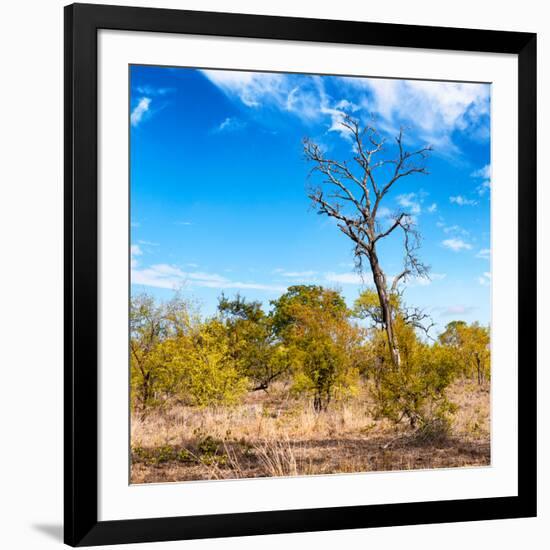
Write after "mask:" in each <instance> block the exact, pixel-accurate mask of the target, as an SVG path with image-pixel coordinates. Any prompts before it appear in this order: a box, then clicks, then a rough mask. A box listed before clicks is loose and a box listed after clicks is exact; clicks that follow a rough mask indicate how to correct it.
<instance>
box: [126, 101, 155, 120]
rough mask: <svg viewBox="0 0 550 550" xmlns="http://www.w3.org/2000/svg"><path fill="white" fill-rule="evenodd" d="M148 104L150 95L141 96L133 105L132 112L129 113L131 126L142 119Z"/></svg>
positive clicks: (147, 109) (149, 103)
mask: <svg viewBox="0 0 550 550" xmlns="http://www.w3.org/2000/svg"><path fill="white" fill-rule="evenodd" d="M150 105H151V98H150V97H142V98H141V99H140V100H139V101H138V103H137V105H136V106H135V107H134V109H133V110H132V113H131V114H130V123H131V124H132V126H137V125H138V124H139V123H140V122H141V121H142V120H143V117H144V115H145V113H147V111H149V107H150Z"/></svg>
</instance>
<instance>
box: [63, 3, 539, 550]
mask: <svg viewBox="0 0 550 550" xmlns="http://www.w3.org/2000/svg"><path fill="white" fill-rule="evenodd" d="M535 277H536V35H534V34H530V33H518V32H503V31H492V30H472V29H456V28H436V27H419V26H409V25H393V24H382V23H366V22H365V23H363V22H349V21H327V20H317V19H296V18H285V17H266V16H256V15H240V14H225V13H204V12H191V11H176V10H166V9H149V8H132V7H121V6H104V5H88V4H74V5H71V6H67V7H66V8H65V542H66V543H67V544H69V545H72V546H88V545H102V544H116V543H130V542H146V541H162V540H177V539H191V538H206V537H229V536H243V535H256V534H268V533H288V532H304V531H316V530H333V529H350V528H364V527H376V526H392V525H408V524H418V523H439V522H457V521H472V520H486V519H497V518H498V519H500V518H516V517H528V516H534V515H536V439H535V435H536V415H535V413H536V295H535V293H536V291H535V289H536V284H535V282H536V280H535Z"/></svg>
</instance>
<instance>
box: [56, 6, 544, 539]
mask: <svg viewBox="0 0 550 550" xmlns="http://www.w3.org/2000/svg"><path fill="white" fill-rule="evenodd" d="M99 29H115V30H128V31H146V32H159V33H179V34H195V35H210V36H216V35H217V36H228V37H247V38H259V39H277V40H297V41H311V42H331V43H345V44H364V45H376V46H391V47H403V48H405V47H406V48H428V49H440V50H462V51H475V52H497V53H508V54H517V56H518V71H519V73H518V74H519V78H518V94H519V95H518V97H519V109H518V132H519V134H518V137H519V140H518V144H519V145H518V163H519V164H518V167H519V169H518V178H519V197H518V199H519V273H518V281H519V289H518V291H519V304H518V307H519V313H518V315H519V320H518V321H519V322H518V346H519V349H518V356H519V357H520V358H521V366H520V368H519V373H518V377H519V381H518V387H519V395H518V411H519V418H518V426H519V433H518V438H519V441H518V495H517V496H510V497H498V498H481V499H469V500H446V501H435V502H419V503H399V504H381V505H369V506H349V507H334V508H321V509H319V508H315V509H299V510H285V511H269V512H251V513H238V514H219V515H201V516H185V517H169V518H147V519H136V520H119V521H98V514H97V508H98V474H97V472H98V458H97V456H98V441H97V437H94V434H96V435H97V433H98V389H97V388H98V353H97V345H98V328H97V323H98V291H97V285H98V188H97V174H98V169H97V160H98V155H97V153H98V151H97V139H98V131H97V124H98V121H97V97H98V93H97V33H98V30H99ZM64 32H65V88H64V92H65V122H64V124H65V126H64V130H65V144H64V147H65V161H64V173H65V205H64V212H65V214H64V216H65V221H64V223H65V250H64V253H65V271H64V274H65V303H64V314H65V332H64V339H65V344H64V352H65V389H64V399H65V417H64V421H65V435H64V443H65V450H64V459H65V487H64V500H65V511H64V523H65V527H64V532H65V543H66V544H69V545H71V546H90V545H103V544H117V543H132V542H150V541H167V540H178V539H193V538H209V537H231V536H243V535H259V534H273V533H289V532H304V531H319V530H334V529H351V528H365V527H382V526H393V525H412V524H421V523H423V524H427V523H441V522H458V521H473V520H488V519H502V518H519V517H532V516H535V515H536V296H535V292H536V112H537V107H536V35H535V34H532V33H521V32H504V31H492V30H474V29H457V28H443V27H424V26H411V25H395V24H384V23H365V22H351V21H333V20H318V19H300V18H288V17H272V16H257V15H241V14H229V13H206V12H192V11H179V10H168V9H157V8H154V9H151V8H134V7H122V6H106V5H93V4H73V5H70V6H67V7H65V24H64Z"/></svg>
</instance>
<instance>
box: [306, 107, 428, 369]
mask: <svg viewBox="0 0 550 550" xmlns="http://www.w3.org/2000/svg"><path fill="white" fill-rule="evenodd" d="M341 124H342V126H343V127H344V128H345V129H346V131H347V132H349V133H350V136H351V137H352V139H353V146H354V151H355V154H354V156H353V162H348V161H338V160H333V159H329V158H326V157H325V155H324V153H323V151H322V150H321V148H320V147H319V146H318V145H317V144H316V143H314V142H313V141H311V140H310V139H308V138H306V139H304V152H305V156H306V159H307V160H309V161H312V162H313V163H315V166H314V168H313V169H312V171H315V172H318V173H320V174H322V175H323V176H324V181H323V183H324V184H326V186H325V187H326V192H325V189H324V188H323V186H320V187H317V188H315V189H313V190H312V191H311V192H310V194H309V197H310V199H311V200H312V201H313V204H314V205H315V207H316V209H317V211H318V213H319V214H324V215H327V216H329V217H331V218H334V219H335V220H337V225H338V227H339V229H340V231H342V232H343V233H344V234H345V235H347V236H348V237H349V238H350V239H351V240H352V241H353V243H354V256H355V261H356V266H357V268H358V269H359V270H360V271H362V270H363V267H364V261H365V259H366V260H367V262H368V265H369V266H370V270H371V272H372V276H373V280H374V284H375V286H376V291H377V294H378V298H379V300H380V309H381V311H382V324H383V327H384V329H385V331H386V335H387V339H388V345H389V349H390V353H391V357H392V362H393V364H394V367H395V368H397V369H398V368H399V367H400V364H401V357H400V354H399V345H398V342H397V338H396V335H395V333H394V327H393V317H392V306H391V302H390V297H391V295H392V293H394V292H397V290H398V285H399V283H400V282H404V281H406V279H407V278H408V277H410V276H420V277H427V274H428V268H427V266H425V265H424V264H423V263H422V262H421V261H420V259H419V258H418V256H417V251H418V249H419V247H420V235H419V233H418V232H417V230H416V228H415V224H414V219H413V217H412V215H411V213H409V212H406V211H397V212H395V213H394V214H393V215H392V216H390V218H389V223H388V222H386V225H385V227H383V224H381V223H380V222H379V221H378V215H379V213H380V205H381V203H382V201H383V199H384V197H385V196H386V195H387V194H388V192H389V191H390V190H391V189H392V187H393V186H394V185H395V184H396V183H397V182H398V181H399V180H400V179H402V178H404V177H407V176H411V175H413V174H427V173H428V172H427V170H426V167H425V163H424V160H425V159H426V157H427V155H428V154H429V152H430V151H431V147H430V146H427V147H423V148H421V149H417V150H414V151H408V150H406V149H405V146H404V144H403V130H400V132H399V134H398V135H397V136H396V138H395V155H394V156H393V157H389V156H388V155H387V154H386V141H385V140H384V139H382V138H381V137H380V135H379V133H378V132H377V130H376V129H375V128H374V127H372V126H370V125H366V126H364V127H363V128H361V127H360V124H359V122H358V121H357V120H355V119H353V118H351V117H350V116H345V117H344V118H343V120H342V122H341ZM379 180H380V181H379ZM381 180H383V181H381ZM399 229H400V230H402V233H403V248H404V261H403V270H402V271H401V272H400V273H399V274H398V275H396V276H395V277H394V279H393V281H392V283H391V287H388V281H387V279H386V274H385V273H384V271H383V269H382V267H381V265H380V260H379V258H378V252H377V247H378V243H379V241H381V240H382V239H385V238H387V237H389V236H390V235H391V234H392V233H393V232H394V231H396V230H399Z"/></svg>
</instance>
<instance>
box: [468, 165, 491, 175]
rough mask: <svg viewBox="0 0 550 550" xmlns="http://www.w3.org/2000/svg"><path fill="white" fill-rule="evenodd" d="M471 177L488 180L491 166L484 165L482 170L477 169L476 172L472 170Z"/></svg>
mask: <svg viewBox="0 0 550 550" xmlns="http://www.w3.org/2000/svg"><path fill="white" fill-rule="evenodd" d="M471 176H472V178H483V179H489V178H490V177H491V165H490V164H486V165H485V166H483V167H482V168H479V169H478V170H474V171H473V172H472V174H471Z"/></svg>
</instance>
